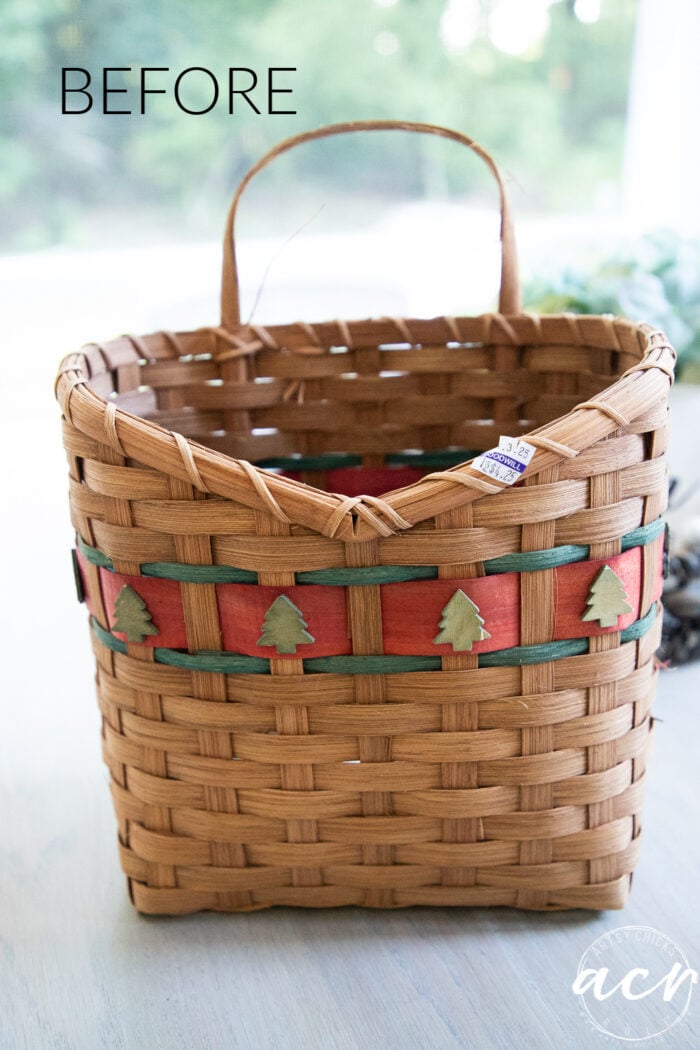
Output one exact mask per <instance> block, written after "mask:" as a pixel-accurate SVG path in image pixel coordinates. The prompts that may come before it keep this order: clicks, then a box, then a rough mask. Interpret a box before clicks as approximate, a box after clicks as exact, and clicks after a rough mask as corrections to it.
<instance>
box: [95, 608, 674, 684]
mask: <svg viewBox="0 0 700 1050" xmlns="http://www.w3.org/2000/svg"><path fill="white" fill-rule="evenodd" d="M657 614H658V603H654V605H652V607H651V609H650V610H649V612H648V613H647V615H646V616H644V617H643V618H642V619H641V620H635V622H634V623H632V624H630V626H629V627H626V628H625V630H624V631H622V632H621V633H620V642H621V643H622V644H624V643H625V642H632V641H636V640H637V639H639V638H641V637H643V635H645V634H646V632H647V631H648V630H649V629H650V628H651V627H652V625H653V624H654V621H655V620H656V616H657ZM91 623H92V628H93V630H94V632H95V634H96V635H97V637H98V638H99V640H100V641H101V642H102V644H103V645H106V646H107V648H108V649H112V650H113V651H114V652H115V653H126V651H127V648H126V643H125V642H122V641H120V639H119V638H116V637H115V636H114V635H113V634H112V633H111V632H110V631H105V630H104V629H103V628H102V627H100V625H99V623H98V622H97V620H95V618H94V617H92V618H91ZM589 643H590V639H589V638H567V639H564V640H563V641H558V642H545V643H544V644H542V645H518V646H514V647H513V648H511V649H499V650H498V651H497V652H493V653H479V657H478V666H479V667H521V666H523V665H524V664H541V663H549V662H550V661H552V660H564V659H565V658H566V657H567V656H580V655H582V654H583V653H587V652H588V650H589ZM153 655H154V658H155V661H156V663H160V664H168V665H170V666H171V667H184V668H187V669H188V670H190V671H214V672H216V673H218V674H269V672H270V661H269V660H266V659H263V658H262V657H258V656H244V655H242V654H241V653H229V652H199V653H183V652H180V651H179V650H178V649H162V648H155V649H154V651H153ZM303 666H304V671H306V672H307V673H309V674H401V673H403V672H407V671H408V672H411V671H439V670H440V669H441V667H442V659H441V657H439V656H317V657H310V658H309V659H307V660H304V661H303Z"/></svg>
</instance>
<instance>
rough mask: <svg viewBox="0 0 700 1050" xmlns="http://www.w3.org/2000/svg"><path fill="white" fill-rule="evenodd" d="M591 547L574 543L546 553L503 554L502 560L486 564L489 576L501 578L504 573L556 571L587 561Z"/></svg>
mask: <svg viewBox="0 0 700 1050" xmlns="http://www.w3.org/2000/svg"><path fill="white" fill-rule="evenodd" d="M589 550H590V548H589V547H583V546H579V545H577V544H574V543H569V544H566V545H565V546H562V547H551V548H550V549H549V550H544V551H525V552H523V553H522V554H503V555H502V556H501V557H500V558H489V559H488V561H485V562H484V571H485V573H486V575H487V576H499V575H501V573H504V572H536V571H537V570H538V569H556V568H557V566H559V565H569V564H570V563H571V562H573V561H585V560H586V558H587V557H588V551H589Z"/></svg>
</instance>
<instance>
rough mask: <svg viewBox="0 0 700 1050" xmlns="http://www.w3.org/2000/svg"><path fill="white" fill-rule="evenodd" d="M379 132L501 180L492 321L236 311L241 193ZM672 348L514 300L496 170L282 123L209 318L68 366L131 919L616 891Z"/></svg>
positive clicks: (635, 780) (70, 417) (654, 611)
mask: <svg viewBox="0 0 700 1050" xmlns="http://www.w3.org/2000/svg"><path fill="white" fill-rule="evenodd" d="M396 128H400V129H404V130H412V131H419V132H424V133H426V132H427V133H431V134H436V135H441V136H443V137H445V138H448V139H453V140H455V141H456V142H459V143H462V144H463V145H465V146H467V147H469V148H470V149H471V150H473V151H474V152H475V153H477V154H478V155H479V156H480V157H482V159H484V160H485V161H486V163H487V164H488V166H489V168H490V169H491V171H492V172H493V174H494V176H495V177H496V180H497V182H498V186H499V189H500V194H501V210H502V246H503V265H502V284H501V295H500V302H499V312H498V313H496V314H487V315H484V316H480V317H436V318H433V319H431V320H418V319H404V318H381V319H379V320H376V319H375V320H365V321H343V320H332V321H328V322H324V323H314V324H309V323H305V322H298V323H294V324H283V325H273V326H269V327H262V326H259V325H243V324H241V323H240V318H239V305H238V304H239V297H238V281H237V271H236V262H235V255H234V246H233V245H234V242H233V224H234V218H235V213H236V208H237V205H238V201H239V198H240V194H241V192H242V190H243V189H244V188H245V186H246V185H247V183H248V181H249V180H250V178H251V177H252V176H253V175H254V174H255V173H256V172H257V171H259V170H260V168H262V167H263V166H264V165H265V164H266V163H268V161H270V160H271V159H272V158H273V157H275V156H277V155H278V154H279V153H281V152H282V151H284V150H287V149H289V148H290V147H292V146H294V145H297V144H299V143H301V142H304V141H308V140H310V139H313V138H319V137H322V136H325V135H330V134H335V133H339V132H348V131H354V130H358V129H362V130H388V129H396ZM674 358H675V354H674V352H673V350H672V348H671V347H670V346H669V345H668V342H667V340H666V338H665V337H664V335H663V334H662V333H660V332H657V331H655V330H654V329H652V328H650V327H649V326H648V325H644V324H634V323H631V322H630V321H626V320H620V319H614V318H612V317H590V316H587V317H577V316H571V315H561V316H534V315H531V314H525V313H522V312H521V310H520V305H519V300H518V282H517V271H516V264H515V249H514V242H513V236H512V228H511V220H510V215H509V211H508V206H507V201H506V197H505V192H504V188H503V184H502V182H501V178H500V176H499V174H498V171H497V169H496V167H495V165H494V163H493V161H492V160H491V158H490V157H489V156H488V155H487V154H486V153H485V152H484V151H483V150H482V149H481V148H480V147H478V146H477V145H475V144H474V143H473V142H472V141H471V140H469V139H467V138H466V137H465V136H463V135H461V134H458V133H457V132H454V131H448V130H446V129H443V128H438V127H433V126H431V125H416V124H403V123H402V124H399V123H394V122H389V121H381V122H371V123H367V124H350V125H335V126H332V127H328V128H322V129H320V130H318V131H313V132H310V133H307V134H304V135H300V136H297V137H295V138H293V139H290V140H288V141H286V142H283V143H282V144H281V145H280V146H278V147H277V148H276V149H275V150H273V151H272V152H270V153H268V154H267V155H266V156H264V157H263V158H262V160H261V161H260V162H259V163H258V164H256V165H255V167H254V168H253V169H252V170H251V171H250V172H249V173H248V175H246V177H245V178H244V179H243V182H242V183H241V185H240V187H239V189H238V191H237V193H236V196H235V198H234V201H233V204H232V207H231V211H230V214H229V219H228V225H227V230H226V238H225V242H224V269H223V319H222V324H221V326H220V327H212V328H207V329H202V330H198V331H191V332H180V333H177V334H173V333H170V332H156V333H154V334H152V335H146V336H139V337H135V336H125V337H123V338H119V339H116V340H114V341H112V342H109V343H101V344H91V345H88V346H86V347H85V348H83V349H82V350H81V351H80V352H79V353H76V354H72V355H71V356H69V357H68V358H66V359H65V360H64V362H63V363H62V365H61V369H60V373H59V377H58V380H57V396H58V400H59V402H60V404H61V407H62V409H63V413H64V424H63V425H64V441H65V448H66V450H67V453H68V459H69V464H70V486H71V510H72V520H73V523H74V526H75V529H76V530H77V535H78V540H77V551H76V557H75V561H76V568H77V579H78V582H79V584H80V587H81V589H82V590H83V592H84V594H85V595H86V597H87V602H88V607H89V610H90V613H91V629H92V638H93V644H94V651H95V655H96V660H97V681H98V694H99V703H100V708H101V711H102V716H103V722H102V726H103V730H102V735H103V743H104V757H105V761H106V763H107V765H108V767H109V769H110V773H111V784H112V791H113V797H114V805H115V809H116V814H117V819H118V825H119V851H120V854H121V862H122V865H123V868H124V871H125V873H126V875H127V877H128V884H129V891H130V894H131V898H132V900H133V902H134V904H135V906H136V908H137V909H138V910H139V911H142V912H151V913H165V914H173V913H183V912H192V911H197V910H200V909H214V910H218V911H244V910H251V909H257V908H265V907H268V906H270V905H303V906H308V907H327V906H336V905H347V904H355V905H365V906H368V907H375V908H391V907H400V906H404V905H417V904H421V905H508V906H512V907H518V908H532V909H557V908H594V909H603V908H619V907H621V906H622V905H623V903H624V901H625V899H626V895H627V892H628V888H629V886H630V882H631V873H632V870H633V868H634V865H635V862H636V859H637V855H638V852H639V842H640V815H639V814H640V805H641V799H642V790H643V786H644V769H645V762H646V756H647V747H648V742H649V739H650V727H651V719H650V707H651V703H652V698H653V696H654V690H655V679H656V665H655V660H654V652H655V649H656V647H657V644H658V640H659V627H660V607H659V597H660V590H661V584H660V581H661V563H662V547H663V523H662V521H661V518H660V515H661V514H662V513H663V511H664V508H665V503H666V466H665V462H664V451H665V448H666V424H667V411H668V409H667V395H668V389H669V385H670V382H671V381H672V378H673V364H674ZM513 438H518V439H519V440H518V441H514V440H510V439H513ZM502 439H503V440H502ZM505 439H508V440H505ZM480 453H481V455H480Z"/></svg>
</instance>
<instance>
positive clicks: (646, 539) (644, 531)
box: [621, 518, 666, 551]
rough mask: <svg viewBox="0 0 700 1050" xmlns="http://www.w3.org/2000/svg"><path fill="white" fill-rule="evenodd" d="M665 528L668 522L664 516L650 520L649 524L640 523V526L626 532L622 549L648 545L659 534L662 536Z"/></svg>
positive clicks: (626, 549)
mask: <svg viewBox="0 0 700 1050" xmlns="http://www.w3.org/2000/svg"><path fill="white" fill-rule="evenodd" d="M665 529H666V522H665V521H664V519H663V518H657V519H656V521H650V522H649V524H648V525H640V526H639V528H637V529H632V531H631V532H627V533H625V535H624V536H623V537H622V541H621V542H622V549H623V551H628V550H629V549H630V548H631V547H646V545H647V543H652V542H653V540H655V539H656V537H657V536H661V534H662V533H663V532H664V531H665Z"/></svg>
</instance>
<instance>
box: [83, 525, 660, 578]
mask: <svg viewBox="0 0 700 1050" xmlns="http://www.w3.org/2000/svg"><path fill="white" fill-rule="evenodd" d="M664 528H665V523H664V521H663V519H662V518H658V519H657V520H656V521H652V522H650V523H649V524H648V525H640V526H639V528H637V529H633V530H632V532H628V533H626V535H624V536H623V537H622V540H621V544H622V550H623V551H627V550H630V548H632V547H638V546H639V547H643V546H645V545H646V544H647V543H651V542H652V541H653V540H655V539H656V538H657V536H660V535H661V533H662V532H663V531H664ZM78 546H79V548H80V551H81V553H82V554H83V555H84V557H85V558H86V559H87V560H88V561H89V562H91V563H92V564H93V565H99V566H101V567H102V568H104V569H109V570H110V572H111V571H113V570H114V566H113V564H112V560H111V558H108V557H107V556H106V555H105V554H103V553H102V552H101V551H99V550H96V549H95V548H94V547H89V546H88V545H87V544H86V543H84V542H83V541H82V540H81V539H79V540H78ZM589 553H590V547H588V546H584V545H579V544H573V543H571V544H566V545H563V546H561V547H552V548H551V549H550V550H542V551H526V552H524V553H520V554H504V555H502V556H501V557H500V558H489V559H488V560H487V561H485V562H484V570H485V572H486V575H487V576H496V575H499V574H500V573H504V572H536V571H537V570H539V569H555V568H556V567H557V566H559V565H569V564H570V563H571V562H576V561H585V560H586V559H587V558H588V556H589ZM141 573H142V575H143V576H153V577H157V578H158V579H161V580H179V581H180V582H181V583H257V582H258V574H257V573H256V572H252V571H251V570H249V569H236V568H234V567H233V566H231V565H188V564H186V563H184V562H182V563H181V562H144V563H143V564H142V565H141ZM437 577H438V570H437V566H435V565H372V566H369V567H365V568H356V569H347V568H342V569H310V570H309V571H307V572H298V573H297V574H296V582H297V583H299V584H304V583H314V584H319V585H324V586H328V587H346V586H361V585H362V584H376V583H404V582H407V581H409V580H434V579H437Z"/></svg>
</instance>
